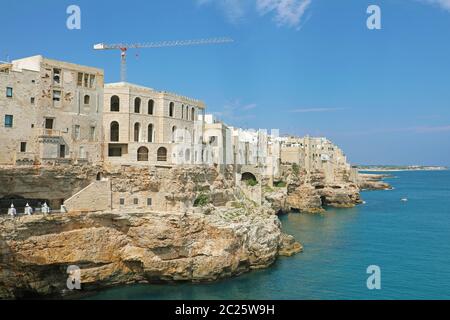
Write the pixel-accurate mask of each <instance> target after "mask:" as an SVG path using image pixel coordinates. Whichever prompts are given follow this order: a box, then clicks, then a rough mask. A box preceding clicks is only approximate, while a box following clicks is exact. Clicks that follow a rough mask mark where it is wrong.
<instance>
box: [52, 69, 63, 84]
mask: <svg viewBox="0 0 450 320" xmlns="http://www.w3.org/2000/svg"><path fill="white" fill-rule="evenodd" d="M53 83H55V84H60V83H61V69H53Z"/></svg>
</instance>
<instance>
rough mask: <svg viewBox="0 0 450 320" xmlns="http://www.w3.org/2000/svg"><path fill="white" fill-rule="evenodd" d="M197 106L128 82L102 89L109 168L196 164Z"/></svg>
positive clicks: (199, 138) (199, 146) (199, 126)
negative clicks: (139, 165)
mask: <svg viewBox="0 0 450 320" xmlns="http://www.w3.org/2000/svg"><path fill="white" fill-rule="evenodd" d="M204 110H205V106H204V104H203V102H201V101H199V100H194V99H191V98H187V97H183V96H179V95H175V94H172V93H167V92H161V91H156V90H153V89H150V88H146V87H141V86H137V85H134V84H130V83H124V82H119V83H111V84H106V85H105V94H104V112H103V126H104V128H105V159H106V160H107V162H108V163H109V164H113V165H114V164H120V165H123V164H134V165H136V164H146V165H148V164H151V165H173V164H193V163H201V161H202V140H203V138H202V135H203V129H204V128H203V121H197V119H198V115H199V114H204Z"/></svg>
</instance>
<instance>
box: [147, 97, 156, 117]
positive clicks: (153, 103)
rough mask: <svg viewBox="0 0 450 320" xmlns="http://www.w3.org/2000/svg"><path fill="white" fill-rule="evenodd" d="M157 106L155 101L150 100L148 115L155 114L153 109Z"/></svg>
mask: <svg viewBox="0 0 450 320" xmlns="http://www.w3.org/2000/svg"><path fill="white" fill-rule="evenodd" d="M154 106H155V101H153V100H152V99H150V100H148V112H147V113H148V114H153V111H154V110H153V108H154Z"/></svg>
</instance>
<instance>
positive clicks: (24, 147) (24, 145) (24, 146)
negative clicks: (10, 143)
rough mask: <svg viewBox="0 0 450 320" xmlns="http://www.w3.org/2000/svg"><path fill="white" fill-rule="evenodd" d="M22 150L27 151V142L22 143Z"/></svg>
mask: <svg viewBox="0 0 450 320" xmlns="http://www.w3.org/2000/svg"><path fill="white" fill-rule="evenodd" d="M20 152H27V143H26V142H21V143H20Z"/></svg>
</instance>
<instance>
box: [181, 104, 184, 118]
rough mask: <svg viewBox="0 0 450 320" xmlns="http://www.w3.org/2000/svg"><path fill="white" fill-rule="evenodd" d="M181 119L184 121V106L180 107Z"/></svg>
mask: <svg viewBox="0 0 450 320" xmlns="http://www.w3.org/2000/svg"><path fill="white" fill-rule="evenodd" d="M181 119H184V105H181Z"/></svg>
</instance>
